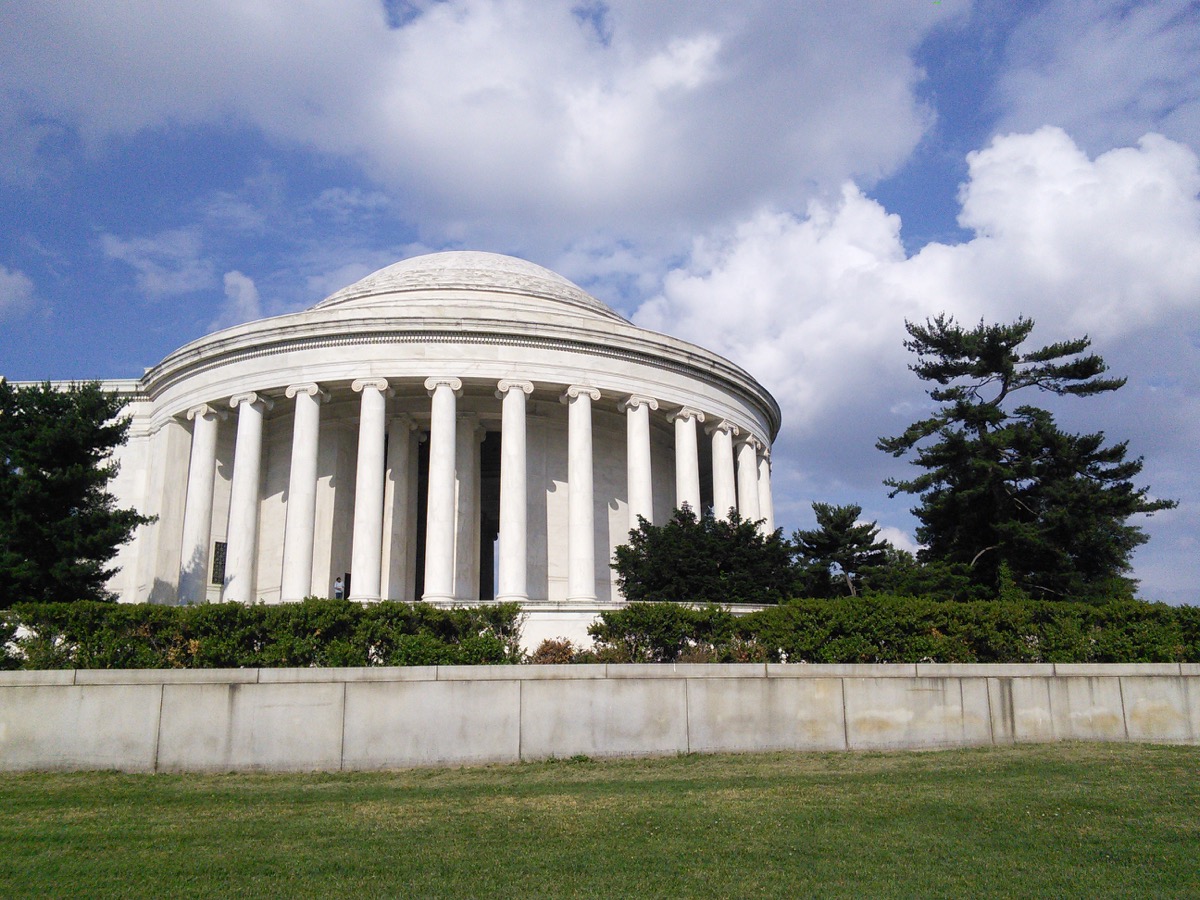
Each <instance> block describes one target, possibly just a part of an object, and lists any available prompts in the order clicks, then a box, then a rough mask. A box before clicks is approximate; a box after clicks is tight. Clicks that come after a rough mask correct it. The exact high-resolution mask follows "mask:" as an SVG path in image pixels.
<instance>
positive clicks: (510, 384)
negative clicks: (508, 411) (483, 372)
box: [496, 378, 533, 400]
mask: <svg viewBox="0 0 1200 900" xmlns="http://www.w3.org/2000/svg"><path fill="white" fill-rule="evenodd" d="M509 391H521V392H523V393H526V394H532V393H533V382H532V381H515V380H513V379H511V378H501V379H500V380H499V381H498V382H497V383H496V399H497V400H503V399H504V396H505V394H507V393H508V392H509Z"/></svg>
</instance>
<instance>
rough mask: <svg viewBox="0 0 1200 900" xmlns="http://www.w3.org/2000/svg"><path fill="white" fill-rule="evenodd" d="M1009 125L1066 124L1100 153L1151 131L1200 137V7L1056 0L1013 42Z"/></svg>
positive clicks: (1003, 95)
mask: <svg viewBox="0 0 1200 900" xmlns="http://www.w3.org/2000/svg"><path fill="white" fill-rule="evenodd" d="M1006 62H1007V69H1006V71H1005V73H1004V74H1003V76H1002V78H1001V80H1000V82H999V84H998V87H997V97H998V100H999V102H1000V104H1001V106H1002V108H1003V110H1004V115H1003V117H1002V121H1001V123H1000V127H1001V129H1007V130H1014V131H1028V130H1032V129H1034V128H1037V127H1040V126H1041V125H1044V124H1047V123H1050V124H1055V125H1061V126H1063V127H1065V128H1066V129H1067V130H1068V131H1069V132H1070V133H1071V134H1072V135H1073V136H1074V137H1075V138H1076V140H1078V141H1079V142H1080V144H1081V145H1082V146H1084V147H1086V148H1087V149H1089V150H1090V151H1092V152H1099V151H1102V150H1106V149H1108V148H1109V147H1112V146H1114V145H1117V146H1119V145H1120V144H1124V143H1131V142H1133V141H1135V140H1137V138H1138V137H1140V136H1141V135H1142V134H1144V133H1146V132H1147V131H1157V132H1161V133H1162V134H1164V135H1166V136H1167V137H1171V138H1174V139H1176V140H1183V141H1187V142H1189V143H1191V144H1192V145H1193V146H1200V8H1198V7H1197V6H1196V4H1195V3H1194V2H1192V0H1154V2H1151V3H1128V2H1125V0H1056V2H1051V3H1049V4H1046V5H1045V6H1044V7H1043V8H1042V9H1040V10H1039V11H1038V12H1037V13H1036V14H1035V15H1032V16H1029V17H1028V18H1027V19H1026V20H1025V21H1024V22H1023V23H1022V25H1021V26H1020V27H1019V28H1018V29H1017V30H1016V32H1015V33H1014V35H1013V36H1012V39H1011V41H1010V44H1009V48H1008V54H1007V61H1006Z"/></svg>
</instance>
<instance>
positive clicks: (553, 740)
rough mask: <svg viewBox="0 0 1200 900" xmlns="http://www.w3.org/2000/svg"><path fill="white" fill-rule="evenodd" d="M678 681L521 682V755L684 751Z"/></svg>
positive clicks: (680, 683) (682, 688) (681, 691)
mask: <svg viewBox="0 0 1200 900" xmlns="http://www.w3.org/2000/svg"><path fill="white" fill-rule="evenodd" d="M686 709H687V707H686V695H685V685H684V681H683V679H680V678H668V679H655V680H650V679H646V680H641V681H635V680H621V681H616V680H609V679H605V680H602V681H600V680H591V679H589V680H576V679H570V680H565V681H526V682H523V683H522V685H521V758H522V759H546V758H547V757H551V756H555V757H568V756H575V755H577V754H584V755H586V756H637V755H655V754H664V753H685V752H687V750H688V743H687V712H686Z"/></svg>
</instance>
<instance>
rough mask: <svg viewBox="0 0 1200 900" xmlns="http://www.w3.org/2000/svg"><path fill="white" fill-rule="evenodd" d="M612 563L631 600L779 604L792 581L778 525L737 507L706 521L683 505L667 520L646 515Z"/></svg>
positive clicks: (706, 515)
mask: <svg viewBox="0 0 1200 900" xmlns="http://www.w3.org/2000/svg"><path fill="white" fill-rule="evenodd" d="M612 568H613V569H614V570H616V573H617V584H618V586H619V587H620V590H621V593H622V594H623V595H624V597H625V599H626V600H628V601H630V602H635V601H642V600H674V601H679V602H685V603H777V602H779V601H780V600H782V599H783V598H784V597H786V596H787V595H788V593H789V592H790V590H791V586H792V571H791V553H790V551H789V549H788V546H787V544H786V543H785V542H784V540H783V539H782V537H781V536H780V531H779V530H776V531H775V532H773V533H771V534H763V533H762V531H761V530H760V528H759V526H758V523H755V522H751V521H747V520H744V519H742V518H741V517H740V516H738V514H737V513H736V512H735V511H732V510H731V511H730V516H729V519H728V520H724V519H718V518H716V517H715V516H713V514H712V513H711V512H706V513H705V514H704V515H703V516H701V517H700V518H699V519H697V518H696V514H695V513H693V512H692V511H691V510H690V509H686V508H685V509H677V510H675V513H674V515H672V516H671V520H670V521H669V522H667V523H666V524H665V525H651V524H650V523H649V522H647V521H646V520H645V519H644V518H641V517H639V518H638V527H637V528H635V529H633V530H632V531H630V532H629V543H628V544H622V545H621V546H620V547H618V548H617V550H616V553H615V555H614V559H613V563H612Z"/></svg>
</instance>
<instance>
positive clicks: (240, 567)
mask: <svg viewBox="0 0 1200 900" xmlns="http://www.w3.org/2000/svg"><path fill="white" fill-rule="evenodd" d="M424 388H425V390H426V392H427V393H428V395H429V397H430V406H429V410H430V417H429V431H428V438H429V473H428V503H427V518H426V529H425V560H424V562H425V568H424V573H425V574H424V585H425V586H424V592H423V594H422V599H423V600H426V601H430V602H438V601H441V602H452V601H454V600H455V599H456V597H455V546H454V545H455V534H456V527H457V519H458V517H459V516H460V515H462V514H463V512H462V511H460V509H459V502H460V501H459V500H458V499H456V490H457V494H458V495H459V496H460V497H461V495H462V493H463V492H462V490H461V485H460V484H459V483H460V482H461V481H462V480H463V479H464V478H471V477H474V478H476V479H478V477H479V473H478V471H477V469H478V465H477V464H476V471H475V472H473V473H471V472H462V471H458V470H456V460H457V459H458V458H459V456H460V450H459V446H458V445H459V443H460V442H461V441H462V440H464V439H467V438H470V439H474V438H475V436H474V435H460V434H459V433H458V425H459V422H458V419H459V416H458V408H457V407H458V398H459V397H461V396H462V392H463V383H462V380H461V379H459V378H457V377H454V376H434V377H430V378H427V379H426V380H425V382H424ZM351 389H352V390H353V391H354V392H355V393H358V394H359V395H360V400H359V426H358V456H357V464H356V480H355V488H354V491H355V492H354V518H353V523H354V524H353V534H352V539H351V570H350V571H351V574H352V575H353V578H352V580H351V594H350V598H349V599H351V600H359V601H374V600H379V599H380V595H381V577H382V574H381V568H382V564H383V545H384V537H385V536H384V533H383V528H384V504H385V494H386V485H385V477H384V476H385V470H386V469H387V467H388V466H389V465H390V466H392V467H397V466H400V467H402V468H400V469H399V471H407V468H408V453H409V449H408V447H409V444H408V441H407V440H405V439H402V438H403V437H406V436H407V434H408V433H409V432H410V431H411V430H412V429H414V428H416V423H415V422H413V420H412V419H411V418H410V417H408V416H406V415H400V416H394V417H392V418H391V420H390V421H389V416H388V413H387V400H388V398H389V397H391V396H392V395H393V390H392V387H391V385H390V384H389V383H388V381H387V380H386V379H383V378H362V379H358V380H355V381H354V382H353V383H352V384H351ZM533 390H534V385H533V383H532V382H529V381H522V380H516V379H503V380H501V381H499V383H498V384H497V385H496V391H495V396H496V398H497V399H499V400H501V447H500V516H499V519H500V523H499V557H498V560H497V564H498V573H497V576H498V577H497V582H496V599H497V600H500V601H517V602H522V601H526V600H528V587H527V578H526V571H527V557H528V550H527V548H528V531H527V524H528V523H527V521H526V510H527V483H526V405H527V404H526V399H527V397H528V396H529V395H530V394H532V393H533ZM284 395H285V397H286V398H287V399H288V400H291V401H292V402H293V404H294V417H293V432H292V443H291V465H290V471H289V479H288V502H287V508H286V513H285V526H284V528H285V530H284V539H283V557H282V574H281V581H280V597H281V599H282V600H284V601H293V600H300V599H302V598H304V597H305V596H308V595H309V594H311V593H313V590H312V589H313V585H312V569H313V555H314V547H313V544H314V538H315V533H314V532H315V509H316V497H317V449H318V444H319V439H320V420H321V407H322V405H323V404H325V403H327V402H328V401H329V399H330V393H329V391H328V390H326V389H325V388H323V387H322V386H321V385H318V384H316V383H312V382H306V383H298V384H293V385H290V386H289V387H288V388H287V389H286V391H285V392H284ZM600 397H601V392H600V390H599V389H598V388H596V387H594V386H591V385H585V384H572V385H568V386H567V387H566V389H565V390H564V391H563V392H562V394H561V397H560V399H561V401H562V402H563V403H564V404H566V405H567V408H568V410H567V422H568V424H567V507H568V514H567V557H568V559H567V562H568V566H567V597H566V599H567V600H568V601H576V602H587V601H594V600H595V599H596V594H595V577H596V559H595V543H594V537H593V534H594V515H595V497H594V491H593V483H592V479H593V459H592V404H593V403H594V402H596V401H598V400H599V399H600ZM273 406H274V402H273V401H272V400H270V399H269V398H267V397H265V396H261V395H260V394H258V393H256V392H244V393H239V394H235V395H234V396H232V397H231V398H229V400H228V407H229V408H230V409H232V410H235V411H236V414H237V430H236V438H235V443H234V458H233V474H232V483H231V491H230V500H229V527H228V534H227V538H228V539H227V555H226V564H225V578H224V583H223V585H222V594H221V596H222V599H223V600H225V601H237V602H240V603H249V602H251V601H252V600H253V599H254V597H253V587H254V575H255V562H256V558H257V538H258V511H259V504H260V498H259V494H258V486H259V482H260V472H261V465H262V444H263V420H264V417H265V415H266V413H267V412H269V411H270V410H271V409H272V407H273ZM658 408H659V403H658V401H657V400H656V399H654V398H651V397H646V396H639V395H629V396H625V397H623V398H622V399H621V401H620V403H619V405H618V409H619V410H620V411H621V412H623V413H624V414H625V417H626V431H627V442H626V447H627V455H626V473H627V500H628V510H629V525H630V528H636V527H637V525H638V517H639V516H640V517H643V518H645V519H647V520H649V521H653V499H654V492H655V491H654V489H655V485H654V479H653V474H652V469H651V452H650V447H651V440H650V413H651V412H653V411H656V410H658ZM226 416H227V413H226V412H225V410H224V409H222V408H221V406H220V405H219V404H216V403H205V404H201V405H198V406H195V407H193V408H191V409H189V410H188V411H187V418H188V419H190V420H191V421H192V423H193V428H192V446H191V457H190V460H189V464H188V477H187V494H186V499H185V504H184V516H183V537H182V547H181V562H180V577H179V598H180V601H181V602H183V603H197V602H202V601H203V600H204V599H205V597H206V590H207V588H206V580H207V579H206V572H207V571H208V566H209V548H210V547H211V546H212V544H211V532H212V513H213V493H214V485H215V474H216V453H217V428H218V425H219V422H220V421H221V420H222V419H224V418H225V417H226ZM667 418H668V420H669V421H670V422H671V423H673V425H674V431H675V448H674V449H675V460H674V462H675V496H674V501H675V506H676V507H678V508H682V507H683V506H685V505H686V506H688V507H689V508H691V509H692V510H695V511H699V510H700V508H701V495H700V454H699V438H698V430H699V429H700V428H701V427H702V426H703V427H704V428H705V433H706V434H707V435H708V436H709V438H710V439H711V442H712V466H713V471H712V486H713V508H714V511H715V513H716V514H717V515H718V516H719V517H725V516H727V515H728V514H729V511H730V510H731V509H735V510H737V511H738V513H739V514H740V515H741V517H742V518H744V519H754V520H758V519H763V520H765V522H764V528H765V530H767V531H768V532H770V531H773V530H774V527H775V525H774V513H773V508H772V502H771V481H770V477H771V476H770V457H769V449H768V447H767V446H766V445H765V444H764V443H763V442H762V441H761V440H759V439H758V438H757V437H755V436H754V435H752V434H749V433H743V430H742V429H741V428H739V426H738V425H736V424H734V423H732V422H730V421H728V420H727V419H717V420H715V421H712V422H709V423H708V424H707V425H705V422H706V417H705V414H704V412H702V411H700V410H698V409H694V408H691V407H688V406H683V407H678V408H675V409H674V410H673V411H672V412H671V413H669V414H668V416H667ZM389 435H391V438H392V439H391V440H390V441H389ZM476 458H478V457H477V455H476ZM467 493H470V492H469V491H468V492H467ZM474 513H475V514H476V515H478V510H475V511H474ZM604 563H605V564H607V560H605V561H604Z"/></svg>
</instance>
